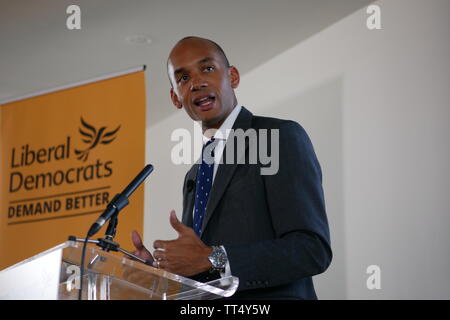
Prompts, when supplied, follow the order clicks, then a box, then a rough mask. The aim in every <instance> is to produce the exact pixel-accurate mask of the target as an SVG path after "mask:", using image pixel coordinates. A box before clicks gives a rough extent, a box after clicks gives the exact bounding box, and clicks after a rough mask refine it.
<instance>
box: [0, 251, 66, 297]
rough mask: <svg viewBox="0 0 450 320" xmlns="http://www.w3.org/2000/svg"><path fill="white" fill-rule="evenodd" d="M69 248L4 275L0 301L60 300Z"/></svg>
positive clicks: (48, 253)
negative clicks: (63, 264) (61, 275)
mask: <svg viewBox="0 0 450 320" xmlns="http://www.w3.org/2000/svg"><path fill="white" fill-rule="evenodd" d="M64 247H66V245H65V244H62V245H59V246H57V247H54V248H52V249H50V250H47V251H45V252H42V253H41V254H39V255H37V256H35V257H33V258H30V259H27V260H25V261H22V262H19V263H18V264H16V265H13V266H12V267H9V268H7V269H5V270H2V271H0V300H12V299H15V300H16V299H17V300H36V299H39V300H56V299H57V298H58V285H59V273H60V270H61V258H62V249H63V248H64Z"/></svg>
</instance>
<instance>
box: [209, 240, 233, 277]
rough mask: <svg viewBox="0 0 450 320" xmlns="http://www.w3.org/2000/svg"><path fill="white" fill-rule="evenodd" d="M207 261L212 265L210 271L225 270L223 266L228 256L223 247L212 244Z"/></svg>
mask: <svg viewBox="0 0 450 320" xmlns="http://www.w3.org/2000/svg"><path fill="white" fill-rule="evenodd" d="M208 259H209V261H210V262H211V264H212V265H213V268H212V270H210V271H219V272H225V266H226V265H227V262H228V257H227V254H226V252H225V249H224V248H223V247H222V246H212V252H211V254H210V255H209V256H208Z"/></svg>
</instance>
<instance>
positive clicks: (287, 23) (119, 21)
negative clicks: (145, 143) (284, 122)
mask: <svg viewBox="0 0 450 320" xmlns="http://www.w3.org/2000/svg"><path fill="white" fill-rule="evenodd" d="M371 2H373V1H372V0H339V1H337V0H276V1H275V0H227V1H225V0H222V1H217V0H147V1H145V0H127V1H125V0H80V1H73V0H16V1H11V0H8V1H7V0H0V101H1V100H6V99H9V98H14V97H19V96H22V95H26V94H30V93H33V92H37V91H41V90H45V89H49V88H52V87H57V86H61V85H65V84H70V83H73V82H77V81H83V80H87V79H90V78H95V77H98V76H102V75H105V74H109V73H113V72H119V71H122V70H127V69H130V68H132V67H136V66H139V65H144V64H145V65H146V66H147V97H148V103H149V106H150V113H149V115H148V116H149V119H148V120H149V123H150V124H152V123H155V122H157V121H160V120H162V119H164V118H166V117H167V116H169V115H170V114H171V113H172V112H174V111H175V108H172V107H171V102H170V98H169V82H168V79H167V75H166V71H165V65H166V59H167V55H168V53H169V51H170V49H171V47H172V46H173V45H174V44H175V42H176V41H177V40H179V39H180V38H182V37H184V36H187V35H197V36H203V37H206V38H210V39H213V40H214V41H216V42H218V43H219V44H220V45H221V46H222V47H223V48H224V50H225V52H226V53H227V56H228V58H229V60H230V62H231V63H232V64H233V65H235V66H237V67H238V69H239V70H240V72H241V75H243V74H245V73H246V72H248V71H250V70H252V69H253V68H255V67H257V66H258V65H261V64H262V63H264V62H265V61H267V60H269V59H271V58H272V57H274V56H276V55H277V54H279V53H281V52H283V51H285V50H287V49H288V48H290V47H292V46H294V45H296V44H298V43H299V42H301V41H303V40H305V39H307V38H308V37H310V36H312V35H313V34H315V33H317V32H320V31H321V30H323V29H325V28H326V27H328V26H330V25H331V24H333V23H335V22H337V21H338V20H340V19H342V18H344V17H345V16H347V15H349V14H351V13H353V12H354V11H356V10H358V9H360V8H362V7H363V6H367V5H368V4H369V3H371ZM70 4H77V5H79V6H80V8H81V30H68V29H67V28H66V19H67V17H68V14H66V8H67V6H69V5H70ZM134 35H144V36H147V37H149V38H150V39H151V43H150V44H139V43H130V42H129V41H127V40H126V39H127V37H129V36H134Z"/></svg>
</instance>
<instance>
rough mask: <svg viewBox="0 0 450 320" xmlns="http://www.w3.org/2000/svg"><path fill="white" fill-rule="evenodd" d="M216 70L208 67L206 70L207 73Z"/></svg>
mask: <svg viewBox="0 0 450 320" xmlns="http://www.w3.org/2000/svg"><path fill="white" fill-rule="evenodd" d="M214 69H215V67H214V66H208V67H206V68H205V71H207V72H211V71H213V70H214Z"/></svg>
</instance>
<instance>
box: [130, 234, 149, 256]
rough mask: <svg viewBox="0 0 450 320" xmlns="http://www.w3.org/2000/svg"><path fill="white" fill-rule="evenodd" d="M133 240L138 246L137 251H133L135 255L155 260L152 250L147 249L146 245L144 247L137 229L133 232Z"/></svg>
mask: <svg viewBox="0 0 450 320" xmlns="http://www.w3.org/2000/svg"><path fill="white" fill-rule="evenodd" d="M131 241H133V244H134V246H135V247H136V251H134V252H133V254H134V255H135V256H138V257H139V258H142V259H145V260H150V261H153V260H154V259H153V256H152V254H151V253H150V251H148V250H147V248H146V247H144V244H143V243H142V239H141V236H140V235H139V233H137V231H133V232H132V233H131Z"/></svg>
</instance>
